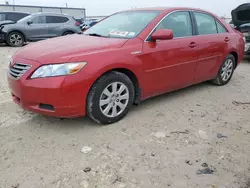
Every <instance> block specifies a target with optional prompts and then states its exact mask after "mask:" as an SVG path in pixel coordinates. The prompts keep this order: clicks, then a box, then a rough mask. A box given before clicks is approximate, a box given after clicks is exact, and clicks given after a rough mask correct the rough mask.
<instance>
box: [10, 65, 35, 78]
mask: <svg viewBox="0 0 250 188" xmlns="http://www.w3.org/2000/svg"><path fill="white" fill-rule="evenodd" d="M30 67H31V66H30V65H26V64H22V63H16V64H15V65H14V66H13V67H9V74H10V75H11V76H12V77H13V78H15V79H19V78H20V77H21V76H22V75H23V74H24V73H25V72H26V71H27V70H29V68H30Z"/></svg>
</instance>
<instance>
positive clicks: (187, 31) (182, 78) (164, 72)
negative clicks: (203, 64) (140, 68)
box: [141, 11, 198, 97]
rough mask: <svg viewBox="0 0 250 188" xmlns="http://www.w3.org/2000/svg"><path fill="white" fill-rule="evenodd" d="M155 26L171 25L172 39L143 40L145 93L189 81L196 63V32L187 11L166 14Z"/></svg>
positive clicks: (172, 87) (167, 89)
mask: <svg viewBox="0 0 250 188" xmlns="http://www.w3.org/2000/svg"><path fill="white" fill-rule="evenodd" d="M157 29H172V30H173V33H174V39H172V40H159V41H156V42H155V41H150V37H149V39H148V40H147V41H146V42H145V43H144V44H143V55H141V60H142V61H143V63H144V72H145V79H146V82H147V83H148V84H147V86H146V87H145V91H144V93H145V95H147V96H148V97H150V96H152V95H157V94H160V93H164V92H167V91H171V90H175V89H179V88H183V87H186V86H188V85H191V84H193V82H194V75H195V69H196V64H197V59H198V57H197V47H198V46H197V44H196V36H193V33H194V32H193V26H192V22H191V19H190V12H188V11H179V12H174V13H171V14H170V15H168V16H166V17H165V18H164V19H163V20H162V22H161V23H160V24H159V25H158V26H157V28H156V29H155V30H157Z"/></svg>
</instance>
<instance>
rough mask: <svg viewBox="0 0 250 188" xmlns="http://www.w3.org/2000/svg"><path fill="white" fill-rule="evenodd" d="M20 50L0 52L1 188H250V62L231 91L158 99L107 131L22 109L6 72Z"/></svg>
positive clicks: (185, 92) (193, 90)
mask: <svg viewBox="0 0 250 188" xmlns="http://www.w3.org/2000/svg"><path fill="white" fill-rule="evenodd" d="M16 50H17V48H8V47H5V46H0V66H1V69H0V86H1V87H0V188H14V187H15V188H17V187H18V188H40V187H41V188H54V187H55V188H80V187H82V188H152V187H154V188H167V187H171V188H249V187H250V115H249V113H250V104H242V103H249V102H250V85H249V83H250V74H249V73H250V62H248V60H247V59H246V60H244V62H243V63H242V64H241V65H240V66H239V67H238V68H237V70H236V72H235V75H234V77H233V79H232V81H231V82H230V83H229V84H228V85H226V86H224V87H216V86H213V85H211V84H210V83H203V84H199V85H196V86H192V87H189V88H186V89H182V90H179V91H177V92H172V93H170V94H166V95H162V96H160V97H155V98H153V99H149V100H147V101H145V102H143V103H142V104H141V105H139V106H138V107H136V106H135V107H134V108H133V109H132V111H131V112H130V113H129V114H128V116H127V117H126V118H125V119H123V120H122V121H120V122H118V123H116V124H112V125H108V126H100V125H97V124H95V123H94V122H92V121H91V120H89V119H88V118H78V119H66V120H60V119H56V118H51V117H45V116H41V115H37V114H33V113H30V112H26V111H23V110H22V109H20V108H19V107H18V106H17V105H15V104H14V103H13V102H12V101H11V97H10V93H9V91H8V86H7V81H6V71H7V67H8V58H9V57H10V56H11V55H12V54H13V53H14V52H15V51H16ZM204 173H207V174H204Z"/></svg>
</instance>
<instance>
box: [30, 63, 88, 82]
mask: <svg viewBox="0 0 250 188" xmlns="http://www.w3.org/2000/svg"><path fill="white" fill-rule="evenodd" d="M86 64H87V63H86V62H79V63H63V64H53V65H44V66H42V67H40V68H38V69H37V70H36V71H35V72H34V73H33V74H32V76H31V78H44V77H52V76H65V75H71V74H75V73H77V72H78V71H80V70H81V69H82V68H83V67H84V66H85V65H86Z"/></svg>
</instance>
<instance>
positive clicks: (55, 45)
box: [15, 34, 128, 64]
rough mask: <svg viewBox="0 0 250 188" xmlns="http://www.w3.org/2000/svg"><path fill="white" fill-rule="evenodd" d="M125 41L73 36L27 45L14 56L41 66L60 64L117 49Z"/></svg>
mask: <svg viewBox="0 0 250 188" xmlns="http://www.w3.org/2000/svg"><path fill="white" fill-rule="evenodd" d="M127 40H128V39H117V38H103V37H94V36H86V35H80V34H74V35H67V36H63V37H57V38H53V39H48V40H44V41H40V42H35V43H31V44H28V45H27V46H26V47H23V48H21V49H20V50H19V51H17V52H16V54H15V55H16V56H18V57H21V58H24V59H29V60H35V61H37V62H39V63H41V64H50V63H62V62H68V61H69V59H71V58H72V57H76V56H84V55H87V54H90V53H97V52H100V51H102V52H103V51H105V50H110V49H115V48H119V47H121V46H122V45H123V44H125V42H126V41H127Z"/></svg>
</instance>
